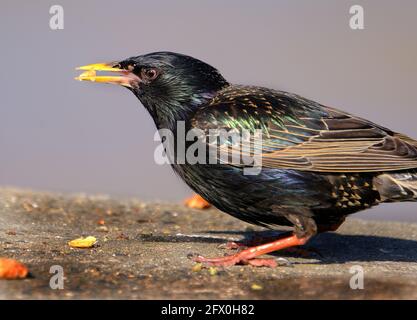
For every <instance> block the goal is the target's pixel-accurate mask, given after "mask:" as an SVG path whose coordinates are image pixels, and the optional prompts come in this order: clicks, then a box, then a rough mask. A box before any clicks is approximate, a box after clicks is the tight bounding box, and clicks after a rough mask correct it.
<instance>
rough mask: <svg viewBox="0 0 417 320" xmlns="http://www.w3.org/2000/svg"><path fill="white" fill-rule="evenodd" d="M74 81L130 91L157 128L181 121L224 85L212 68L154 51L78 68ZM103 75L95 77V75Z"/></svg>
mask: <svg viewBox="0 0 417 320" xmlns="http://www.w3.org/2000/svg"><path fill="white" fill-rule="evenodd" d="M78 69H79V70H84V71H85V72H84V73H82V74H81V75H80V76H79V77H77V78H76V79H77V80H81V81H84V80H85V81H94V82H104V83H112V84H118V85H121V86H124V87H126V88H128V89H129V90H131V91H132V92H133V93H134V94H135V95H136V96H137V97H138V98H139V100H140V101H141V102H142V104H143V105H144V106H145V107H146V109H148V111H149V112H150V113H151V115H152V117H153V118H154V121H155V122H156V124H157V125H158V127H161V126H164V125H167V124H168V123H167V122H169V123H171V124H172V120H184V118H185V117H186V115H187V112H190V111H192V110H193V109H194V108H196V107H198V106H199V105H201V104H203V103H205V102H207V101H208V100H209V99H211V98H212V97H213V96H214V95H215V94H216V92H217V91H219V90H221V89H222V88H224V87H225V86H227V85H228V83H227V81H226V80H225V79H224V78H223V77H222V75H221V74H220V73H219V72H218V71H217V70H216V69H215V68H213V67H212V66H210V65H208V64H207V63H204V62H202V61H200V60H197V59H195V58H192V57H189V56H186V55H183V54H178V53H172V52H155V53H150V54H145V55H142V56H136V57H131V58H128V59H125V60H122V61H118V62H112V63H99V64H92V65H88V66H83V67H79V68H78ZM97 71H99V72H105V73H107V74H106V75H97V74H96V72H97Z"/></svg>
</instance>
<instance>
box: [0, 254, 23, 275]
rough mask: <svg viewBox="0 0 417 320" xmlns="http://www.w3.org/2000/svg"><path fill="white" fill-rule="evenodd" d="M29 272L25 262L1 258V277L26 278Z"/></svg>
mask: <svg viewBox="0 0 417 320" xmlns="http://www.w3.org/2000/svg"><path fill="white" fill-rule="evenodd" d="M28 274H29V270H28V268H27V267H26V266H25V265H24V264H23V263H21V262H19V261H17V260H14V259H8V258H0V279H7V280H13V279H24V278H26V277H27V275H28Z"/></svg>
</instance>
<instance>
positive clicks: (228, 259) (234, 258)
mask: <svg viewBox="0 0 417 320" xmlns="http://www.w3.org/2000/svg"><path fill="white" fill-rule="evenodd" d="M307 240H308V238H307V237H306V238H298V237H297V236H296V235H291V236H288V237H286V238H282V239H279V240H275V241H273V242H270V243H266V244H262V245H259V246H255V247H250V248H247V249H244V250H242V251H240V252H238V253H235V254H233V255H229V256H224V257H220V258H206V257H203V256H201V255H192V256H189V257H190V258H191V259H192V260H193V261H195V262H199V263H202V264H204V265H207V266H222V267H230V266H234V265H239V264H243V265H247V264H249V265H252V266H256V267H265V266H266V267H271V268H274V267H276V266H277V265H278V263H277V261H276V260H275V259H264V258H256V257H258V256H260V255H263V254H266V253H270V252H273V251H277V250H282V249H286V248H289V247H293V246H299V245H303V244H305V243H306V242H307Z"/></svg>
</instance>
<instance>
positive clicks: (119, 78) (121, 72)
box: [75, 63, 140, 88]
mask: <svg viewBox="0 0 417 320" xmlns="http://www.w3.org/2000/svg"><path fill="white" fill-rule="evenodd" d="M115 64H116V63H96V64H90V65H87V66H82V67H78V68H77V70H84V72H83V73H81V74H80V75H79V76H78V77H76V78H75V80H79V81H92V82H102V83H112V84H118V85H121V86H124V87H128V88H134V87H137V86H138V84H139V81H140V79H139V77H138V76H136V75H135V74H134V73H133V72H131V71H129V70H126V69H120V68H116V67H113V66H114V65H115ZM97 71H99V72H108V73H110V74H114V73H117V74H118V75H97Z"/></svg>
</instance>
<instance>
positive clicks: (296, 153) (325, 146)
mask: <svg viewBox="0 0 417 320" xmlns="http://www.w3.org/2000/svg"><path fill="white" fill-rule="evenodd" d="M191 125H192V127H196V128H199V129H201V130H204V131H205V132H206V134H208V132H209V131H210V130H209V129H217V130H218V129H224V130H231V129H238V130H242V129H245V130H248V131H250V132H255V130H256V129H260V130H261V131H262V144H261V146H260V147H259V148H260V150H261V153H262V166H263V167H270V168H285V169H296V170H303V171H314V172H377V171H394V170H404V169H411V168H417V142H416V141H415V140H413V139H411V138H409V137H407V136H405V135H402V134H397V133H395V132H393V131H391V130H389V129H387V128H384V127H381V126H379V125H376V124H374V123H372V122H370V121H367V120H365V119H362V118H359V117H355V116H353V115H350V114H348V113H345V112H342V111H339V110H336V109H333V108H329V107H325V106H322V105H320V104H318V103H316V102H314V101H311V100H308V99H304V98H302V97H300V96H297V95H294V94H290V93H286V92H281V91H274V90H269V89H266V88H259V87H243V86H241V87H240V86H233V87H230V88H227V89H225V90H223V91H222V92H220V93H219V94H218V95H217V96H216V97H215V98H214V99H213V100H212V101H211V103H210V104H208V105H206V106H205V107H203V108H201V109H200V110H199V111H197V112H196V114H195V115H194V117H193V119H192V122H191ZM252 146H253V145H252ZM255 148H256V147H255ZM255 151H256V149H255Z"/></svg>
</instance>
